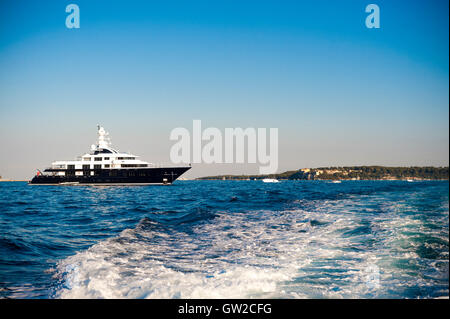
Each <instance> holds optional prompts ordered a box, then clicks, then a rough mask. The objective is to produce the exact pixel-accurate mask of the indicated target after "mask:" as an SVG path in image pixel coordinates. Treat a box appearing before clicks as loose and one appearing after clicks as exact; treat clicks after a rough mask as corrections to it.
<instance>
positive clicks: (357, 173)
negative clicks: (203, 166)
mask: <svg viewBox="0 0 450 319" xmlns="http://www.w3.org/2000/svg"><path fill="white" fill-rule="evenodd" d="M264 178H276V179H279V180H448V179H449V168H448V167H430V166H429V167H427V166H425V167H418V166H413V167H388V166H346V167H319V168H302V169H299V170H294V171H286V172H284V173H279V174H270V175H217V176H205V177H199V178H197V180H259V179H264Z"/></svg>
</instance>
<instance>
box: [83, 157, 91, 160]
mask: <svg viewBox="0 0 450 319" xmlns="http://www.w3.org/2000/svg"><path fill="white" fill-rule="evenodd" d="M90 160H91V158H90V157H83V161H90Z"/></svg>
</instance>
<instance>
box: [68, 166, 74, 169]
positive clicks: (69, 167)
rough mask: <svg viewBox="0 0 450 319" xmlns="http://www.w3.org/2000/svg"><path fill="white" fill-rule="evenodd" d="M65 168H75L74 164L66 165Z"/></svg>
mask: <svg viewBox="0 0 450 319" xmlns="http://www.w3.org/2000/svg"><path fill="white" fill-rule="evenodd" d="M67 169H75V165H67Z"/></svg>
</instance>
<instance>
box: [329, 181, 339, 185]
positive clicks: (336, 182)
mask: <svg viewBox="0 0 450 319" xmlns="http://www.w3.org/2000/svg"><path fill="white" fill-rule="evenodd" d="M331 182H332V183H333V184H340V183H341V181H331Z"/></svg>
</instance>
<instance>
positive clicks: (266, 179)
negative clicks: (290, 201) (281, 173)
mask: <svg viewBox="0 0 450 319" xmlns="http://www.w3.org/2000/svg"><path fill="white" fill-rule="evenodd" d="M262 181H263V183H279V182H280V181H279V180H278V179H275V178H264V179H263V180H262Z"/></svg>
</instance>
